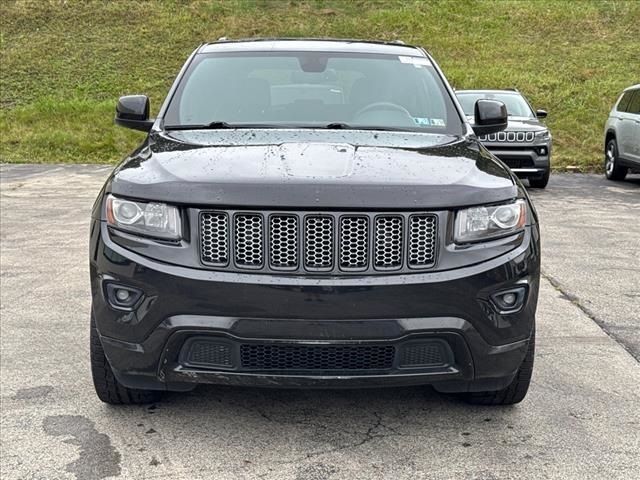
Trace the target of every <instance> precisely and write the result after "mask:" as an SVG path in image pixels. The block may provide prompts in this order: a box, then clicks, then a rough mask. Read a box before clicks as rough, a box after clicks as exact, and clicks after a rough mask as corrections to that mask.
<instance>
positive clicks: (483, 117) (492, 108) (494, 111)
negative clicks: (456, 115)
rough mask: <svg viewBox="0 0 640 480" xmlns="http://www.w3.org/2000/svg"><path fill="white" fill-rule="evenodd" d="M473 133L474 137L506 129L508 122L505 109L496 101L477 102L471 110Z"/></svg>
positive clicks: (483, 100) (502, 104)
mask: <svg viewBox="0 0 640 480" xmlns="http://www.w3.org/2000/svg"><path fill="white" fill-rule="evenodd" d="M473 110H474V111H473V113H474V115H473V116H474V125H473V131H474V132H475V134H476V135H478V136H480V135H487V134H489V133H496V132H500V131H502V130H504V129H505V128H507V124H508V122H509V119H508V115H507V107H505V105H504V103H502V102H498V101H497V100H487V99H481V100H478V101H477V102H476V104H475V107H474V109H473Z"/></svg>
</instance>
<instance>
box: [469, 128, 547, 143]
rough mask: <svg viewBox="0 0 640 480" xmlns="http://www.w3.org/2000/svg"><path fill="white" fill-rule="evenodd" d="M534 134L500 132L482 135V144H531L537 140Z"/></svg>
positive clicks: (479, 138)
mask: <svg viewBox="0 0 640 480" xmlns="http://www.w3.org/2000/svg"><path fill="white" fill-rule="evenodd" d="M535 136H536V134H535V133H534V132H511V131H509V132H505V131H503V132H498V133H490V134H488V135H480V136H479V137H478V140H480V141H481V142H494V143H495V142H507V143H531V142H533V140H534V139H535Z"/></svg>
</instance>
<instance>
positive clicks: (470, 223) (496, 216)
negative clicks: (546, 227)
mask: <svg viewBox="0 0 640 480" xmlns="http://www.w3.org/2000/svg"><path fill="white" fill-rule="evenodd" d="M526 221H527V204H526V202H525V201H524V200H516V201H515V202H513V203H507V204H505V205H492V206H486V207H473V208H467V209H466V210H460V211H459V212H458V213H457V215H456V222H455V231H454V240H455V242H456V243H468V242H475V241H478V240H488V239H490V238H495V237H502V236H505V235H508V234H511V233H515V232H517V231H519V230H521V229H522V228H523V227H524V225H525V223H526Z"/></svg>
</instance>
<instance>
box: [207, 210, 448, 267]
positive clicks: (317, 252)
mask: <svg viewBox="0 0 640 480" xmlns="http://www.w3.org/2000/svg"><path fill="white" fill-rule="evenodd" d="M439 215H441V214H438V213H428V212H397V213H396V212H394V213H369V212H354V213H350V212H318V213H315V212H313V213H306V212H296V211H254V212H249V211H236V210H226V211H206V210H203V211H200V212H199V219H198V225H199V232H198V234H199V243H200V257H201V261H202V263H203V265H205V266H210V267H212V268H219V269H224V270H232V271H246V270H255V271H257V272H258V271H259V272H274V273H278V272H280V273H286V272H289V273H296V274H304V273H305V272H308V273H309V274H312V273H318V274H321V273H324V274H332V275H334V274H344V275H347V274H350V273H351V274H356V273H357V274H371V275H374V274H383V273H385V272H389V273H391V272H393V273H400V272H410V271H415V270H420V269H423V270H425V269H430V268H433V267H434V266H435V265H436V260H437V251H438V223H439V221H438V217H439Z"/></svg>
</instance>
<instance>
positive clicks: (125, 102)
mask: <svg viewBox="0 0 640 480" xmlns="http://www.w3.org/2000/svg"><path fill="white" fill-rule="evenodd" d="M115 122H116V125H120V126H121V127H126V128H132V129H133V130H140V131H142V132H148V131H149V130H151V127H152V126H153V122H154V120H153V119H150V118H149V97H147V96H146V95H126V96H124V97H120V99H119V100H118V104H117V105H116V118H115Z"/></svg>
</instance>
